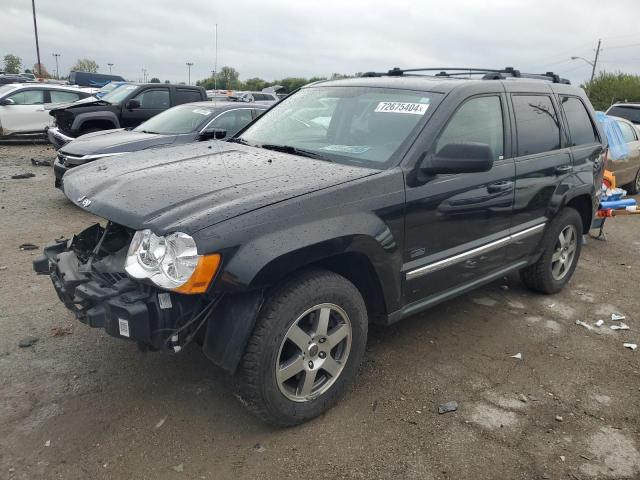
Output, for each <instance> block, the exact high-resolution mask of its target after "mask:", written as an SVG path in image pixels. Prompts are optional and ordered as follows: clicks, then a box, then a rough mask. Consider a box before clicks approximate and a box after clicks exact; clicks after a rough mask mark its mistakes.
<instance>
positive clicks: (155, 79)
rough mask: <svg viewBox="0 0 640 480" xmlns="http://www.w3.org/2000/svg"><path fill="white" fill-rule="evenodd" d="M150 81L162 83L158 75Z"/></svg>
mask: <svg viewBox="0 0 640 480" xmlns="http://www.w3.org/2000/svg"><path fill="white" fill-rule="evenodd" d="M149 83H160V79H159V78H158V77H153V78H152V79H151V80H149Z"/></svg>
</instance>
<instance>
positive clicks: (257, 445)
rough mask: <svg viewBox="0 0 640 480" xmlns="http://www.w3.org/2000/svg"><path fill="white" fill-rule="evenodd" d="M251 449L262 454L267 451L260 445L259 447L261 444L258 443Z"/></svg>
mask: <svg viewBox="0 0 640 480" xmlns="http://www.w3.org/2000/svg"><path fill="white" fill-rule="evenodd" d="M253 449H254V450H255V451H256V452H258V453H262V452H266V451H267V449H266V448H264V446H262V445H261V444H259V443H256V444H255V445H254V446H253Z"/></svg>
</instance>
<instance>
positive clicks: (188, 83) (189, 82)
mask: <svg viewBox="0 0 640 480" xmlns="http://www.w3.org/2000/svg"><path fill="white" fill-rule="evenodd" d="M192 66H193V63H192V62H187V69H188V71H189V81H188V82H187V85H191V67H192Z"/></svg>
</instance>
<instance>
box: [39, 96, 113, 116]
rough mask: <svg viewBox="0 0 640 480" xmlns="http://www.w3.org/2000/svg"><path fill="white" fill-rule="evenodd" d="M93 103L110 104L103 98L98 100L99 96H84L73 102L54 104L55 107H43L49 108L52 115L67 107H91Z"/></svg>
mask: <svg viewBox="0 0 640 480" xmlns="http://www.w3.org/2000/svg"><path fill="white" fill-rule="evenodd" d="M94 105H100V106H103V105H111V104H110V103H109V102H105V101H104V100H100V99H99V98H96V97H86V98H81V99H80V100H76V101H75V102H71V103H63V104H62V105H56V106H55V107H48V108H46V107H45V109H46V110H51V112H49V113H50V115H54V114H55V113H56V112H58V111H60V110H67V109H69V108H83V107H91V106H94Z"/></svg>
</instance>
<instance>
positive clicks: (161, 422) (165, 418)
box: [153, 415, 167, 430]
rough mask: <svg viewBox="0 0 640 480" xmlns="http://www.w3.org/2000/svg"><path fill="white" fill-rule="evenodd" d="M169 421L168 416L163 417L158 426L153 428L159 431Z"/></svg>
mask: <svg viewBox="0 0 640 480" xmlns="http://www.w3.org/2000/svg"><path fill="white" fill-rule="evenodd" d="M166 421H167V416H166V415H165V416H164V417H162V418H161V419H160V421H159V422H158V423H156V426H155V427H153V429H154V430H158V429H159V428H161V427H162V426H163V425H164V422H166Z"/></svg>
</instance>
